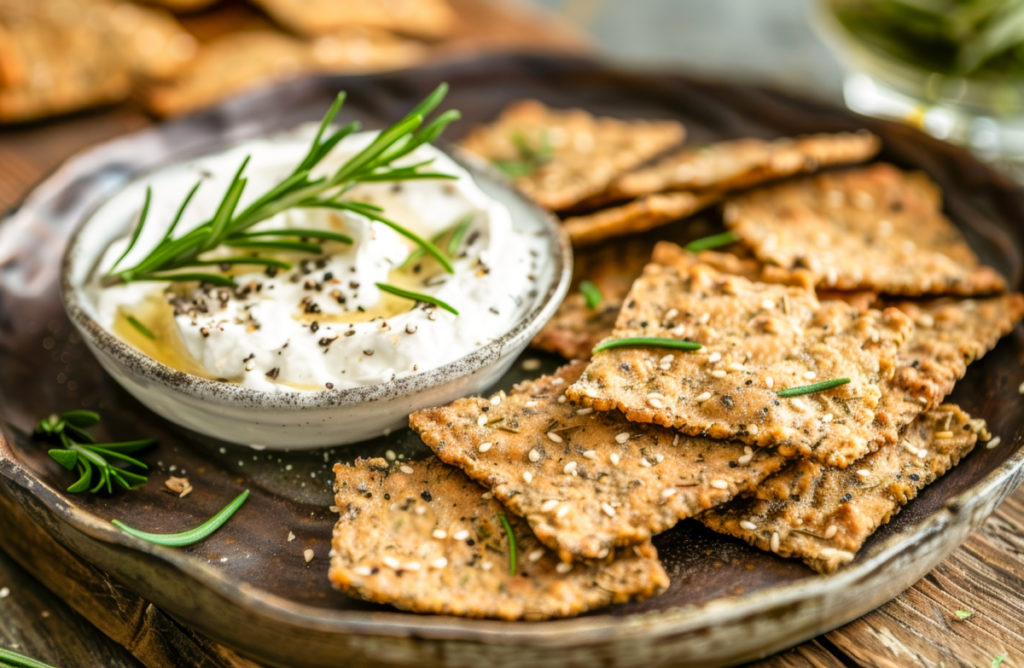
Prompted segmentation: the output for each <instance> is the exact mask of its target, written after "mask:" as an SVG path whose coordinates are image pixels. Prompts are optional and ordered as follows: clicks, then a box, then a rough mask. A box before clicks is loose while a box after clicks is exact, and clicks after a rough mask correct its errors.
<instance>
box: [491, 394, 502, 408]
mask: <svg viewBox="0 0 1024 668" xmlns="http://www.w3.org/2000/svg"><path fill="white" fill-rule="evenodd" d="M500 403H501V395H500V394H495V395H494V396H493V397H491V405H492V406H497V405H498V404H500Z"/></svg>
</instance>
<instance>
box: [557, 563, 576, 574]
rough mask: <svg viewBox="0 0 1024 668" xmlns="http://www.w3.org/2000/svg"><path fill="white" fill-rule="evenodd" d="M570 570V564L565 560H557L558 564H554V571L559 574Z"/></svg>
mask: <svg viewBox="0 0 1024 668" xmlns="http://www.w3.org/2000/svg"><path fill="white" fill-rule="evenodd" d="M571 570H572V564H571V563H569V562H567V561H559V562H558V565H556V566H555V572H556V573H558V574H559V575H565V574H566V573H568V572H569V571H571Z"/></svg>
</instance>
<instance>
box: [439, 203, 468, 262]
mask: <svg viewBox="0 0 1024 668" xmlns="http://www.w3.org/2000/svg"><path fill="white" fill-rule="evenodd" d="M472 224H473V215H472V214H470V215H468V216H466V217H465V218H463V219H462V220H460V221H459V222H458V223H456V224H455V229H454V230H452V236H451V237H450V238H449V239H448V246H447V247H446V249H445V250H447V251H448V257H451V258H454V257H455V254H456V253H458V252H459V248H461V247H462V240H463V238H465V236H466V232H467V231H469V226H470V225H472Z"/></svg>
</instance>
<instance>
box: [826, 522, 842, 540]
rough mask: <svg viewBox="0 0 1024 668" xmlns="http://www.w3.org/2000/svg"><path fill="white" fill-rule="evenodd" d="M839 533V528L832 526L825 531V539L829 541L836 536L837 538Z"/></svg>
mask: <svg viewBox="0 0 1024 668" xmlns="http://www.w3.org/2000/svg"><path fill="white" fill-rule="evenodd" d="M837 533H839V527H837V526H836V525H835V524H830V525H829V526H828V528H827V529H825V538H826V539H828V538H832V537H834V536H835V535H836V534H837Z"/></svg>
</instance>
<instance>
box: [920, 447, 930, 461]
mask: <svg viewBox="0 0 1024 668" xmlns="http://www.w3.org/2000/svg"><path fill="white" fill-rule="evenodd" d="M917 456H918V458H919V459H920V458H923V457H927V456H928V450H927V449H926V448H921V449H920V450H918V451H917Z"/></svg>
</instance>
